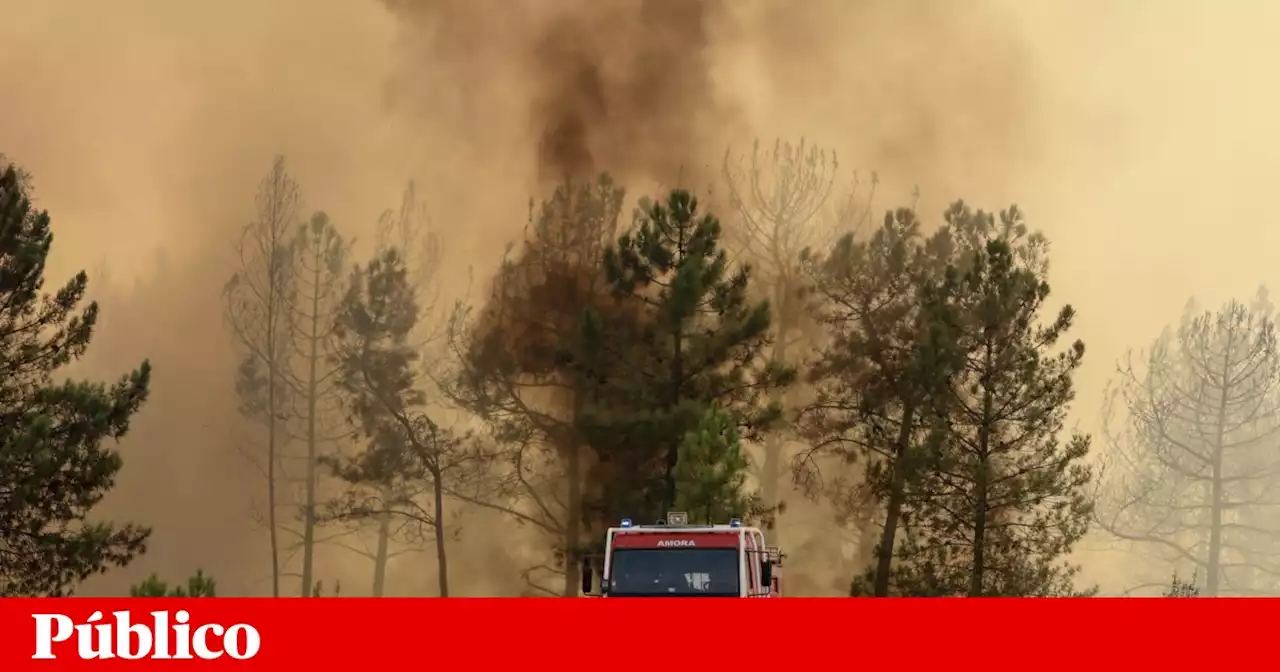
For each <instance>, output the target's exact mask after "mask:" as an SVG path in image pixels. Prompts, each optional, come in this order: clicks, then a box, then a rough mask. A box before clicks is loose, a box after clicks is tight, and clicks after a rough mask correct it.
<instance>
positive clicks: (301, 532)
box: [0, 0, 1280, 597]
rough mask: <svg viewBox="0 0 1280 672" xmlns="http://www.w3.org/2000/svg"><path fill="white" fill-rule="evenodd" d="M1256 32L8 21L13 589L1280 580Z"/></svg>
mask: <svg viewBox="0 0 1280 672" xmlns="http://www.w3.org/2000/svg"><path fill="white" fill-rule="evenodd" d="M1277 20H1280V8H1278V7H1272V6H1269V5H1266V4H1265V3H1209V2H1199V1H1196V0H1164V1H1161V2H1156V1H1155V0H1131V1H1129V2H1123V3H1116V2H1108V1H1106V0H1085V1H1080V0H1076V1H1069V0H1044V1H1042V2H1019V1H1017V0H972V1H969V2H963V3H961V2H950V1H948V0H798V1H793V2H784V1H783V0H223V1H222V2H216V3H206V2H172V1H169V0H117V1H115V2H111V3H104V2H94V1H93V0H43V1H41V2H19V1H18V0H0V595H67V594H78V595H143V596H147V595H184V594H193V595H197V596H213V595H218V596H231V595H250V596H304V597H319V596H325V597H328V596H361V595H365V596H415V595H416V596H512V597H515V596H565V597H577V596H580V595H590V596H600V595H603V596H627V595H668V594H674V595H686V594H715V595H720V594H725V595H740V596H755V595H758V594H769V595H779V594H780V595H782V596H876V597H881V596H986V595H999V596H1093V595H1099V596H1105V595H1150V596H1162V595H1163V596H1198V595H1203V596H1227V595H1259V594H1262V595H1277V594H1280V561H1277V560H1276V558H1277V552H1278V551H1280V547H1278V546H1277V540H1278V539H1280V500H1278V499H1277V495H1276V494H1274V493H1276V492H1280V344H1278V343H1277V334H1276V320H1277V317H1278V316H1280V312H1278V310H1277V306H1276V305H1275V303H1274V300H1273V299H1272V298H1271V296H1270V293H1269V291H1268V287H1272V286H1275V284H1276V283H1280V275H1278V273H1280V271H1277V265H1276V264H1275V263H1274V261H1273V256H1274V250H1275V249H1276V248H1273V247H1272V246H1273V245H1275V246H1280V227H1277V226H1275V225H1274V224H1273V221H1272V220H1273V219H1274V218H1275V217H1276V214H1275V209H1274V207H1272V204H1271V203H1270V201H1269V199H1270V195H1269V189H1268V188H1267V184H1268V183H1269V180H1270V179H1271V178H1272V177H1273V176H1274V175H1275V174H1276V173H1277V171H1278V170H1280V121H1278V120H1280V98H1278V97H1276V96H1275V95H1273V93H1272V87H1268V86H1266V85H1265V84H1264V82H1266V81H1268V75H1269V73H1268V72H1267V68H1268V67H1269V65H1268V64H1270V63H1274V62H1277V61H1280V43H1277V41H1276V40H1275V39H1272V37H1271V36H1270V35H1268V34H1264V33H1263V31H1264V30H1267V29H1268V28H1269V27H1270V26H1272V25H1274V24H1275V22H1276V21H1277ZM623 521H626V522H625V523H624V522H623ZM659 524H661V525H662V527H661V528H658V527H657V526H658V525H659ZM673 530H674V531H677V532H679V534H676V533H675V532H673ZM699 534H706V535H729V536H728V537H723V536H722V537H717V538H729V537H732V538H733V539H735V540H737V541H734V542H733V544H734V545H733V546H732V548H733V549H735V550H725V552H723V553H720V552H717V551H719V550H720V549H718V548H713V549H696V550H695V549H694V548H688V547H689V546H695V541H694V540H695V539H703V538H704V537H699V536H698V535H699ZM628 535H630V536H628ZM645 535H650V536H645ZM673 535H674V536H673ZM706 538H709V537H706ZM643 539H649V540H651V541H652V540H658V541H657V542H656V543H649V545H648V546H643V543H642V541H641V540H643ZM729 548H730V547H729V546H725V549H729ZM637 549H640V550H637ZM646 549H647V550H646ZM672 577H675V579H672ZM672 581H674V583H672ZM726 581H727V583H726ZM740 582H741V585H739V583H740ZM726 586H727V587H726Z"/></svg>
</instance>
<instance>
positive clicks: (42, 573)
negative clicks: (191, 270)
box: [0, 167, 151, 597]
mask: <svg viewBox="0 0 1280 672" xmlns="http://www.w3.org/2000/svg"><path fill="white" fill-rule="evenodd" d="M49 222H50V220H49V215H48V213H47V212H43V211H36V210H34V209H33V208H32V207H31V203H30V200H29V199H28V197H27V194H26V193H25V192H24V189H23V188H22V183H21V182H20V180H19V174H18V172H17V171H16V170H15V169H14V168H13V167H8V168H6V169H5V170H4V172H3V173H0V595H5V596H10V597H13V596H42V595H51V596H56V595H66V594H69V593H71V592H72V591H73V590H74V587H75V584H76V583H77V582H79V581H82V580H84V579H85V578H87V577H89V576H90V575H93V574H96V573H99V572H103V571H105V570H106V569H108V568H109V567H113V566H123V565H126V564H128V563H129V562H130V561H131V560H132V559H133V558H134V557H135V556H137V555H138V554H140V553H142V552H143V551H144V550H145V548H146V541H147V537H148V536H149V534H150V530H148V529H146V528H142V527H137V526H134V525H125V526H123V527H119V528H117V527H115V526H113V525H111V524H110V523H105V522H89V521H88V520H87V518H88V515H89V513H90V511H91V510H92V509H93V507H95V506H96V505H97V504H98V503H99V502H100V501H101V500H102V497H103V496H104V495H105V494H106V493H107V491H109V490H110V489H111V488H112V486H113V485H114V484H115V479H116V476H117V474H119V472H120V468H121V465H122V460H121V458H120V454H119V452H117V451H116V450H115V449H114V448H113V447H112V445H111V443H110V442H112V441H117V440H119V439H120V438H121V437H122V436H124V434H125V433H126V432H127V431H128V429H129V422H130V420H131V419H132V418H133V415H134V414H135V413H136V412H137V411H138V409H139V408H140V407H141V406H142V404H143V402H144V401H145V400H146V398H147V389H148V384H149V382H150V378H151V366H150V364H149V363H148V362H145V361H144V362H143V363H142V365H141V366H140V367H139V368H138V369H137V370H136V371H133V372H131V373H129V374H127V375H125V376H123V377H121V378H120V379H119V380H118V381H117V382H116V383H114V384H111V385H106V384H103V383H90V382H79V381H69V380H68V381H65V382H61V383H55V382H54V374H55V373H56V372H57V371H58V369H60V368H61V367H63V366H64V365H66V364H68V363H69V362H71V361H72V360H74V359H76V358H78V357H80V356H81V355H82V354H83V353H84V352H85V350H86V348H87V347H88V346H89V341H90V338H91V337H92V335H93V329H94V325H95V324H96V323H97V319H98V306H97V304H96V303H92V302H91V303H89V304H88V305H87V306H84V307H83V308H82V309H79V310H77V307H78V306H80V304H81V301H82V299H83V298H84V295H85V289H86V287H87V285H88V277H87V276H86V275H85V273H84V272H83V271H82V272H80V273H78V274H76V276H75V277H74V278H72V279H71V280H69V281H68V282H67V283H66V284H65V285H63V286H62V287H61V288H59V289H58V290H57V291H56V292H55V293H53V294H52V295H49V294H43V293H42V291H41V290H42V289H43V286H44V271H45V262H46V260H47V259H48V256H49V250H50V248H51V247H52V245H53V233H52V231H51V230H50V225H49Z"/></svg>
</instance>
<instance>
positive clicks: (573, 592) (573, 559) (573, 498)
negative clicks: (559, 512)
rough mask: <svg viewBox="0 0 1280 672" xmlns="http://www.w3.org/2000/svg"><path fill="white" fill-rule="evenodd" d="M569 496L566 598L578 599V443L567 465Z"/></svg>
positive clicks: (565, 534) (579, 487) (579, 476)
mask: <svg viewBox="0 0 1280 672" xmlns="http://www.w3.org/2000/svg"><path fill="white" fill-rule="evenodd" d="M565 478H566V479H568V485H569V488H568V489H569V496H568V500H569V501H568V504H567V506H566V507H565V509H566V510H565V521H564V548H565V554H564V558H565V560H564V562H565V565H564V593H563V594H564V597H577V596H578V593H579V592H580V591H581V590H582V554H581V553H580V550H581V549H580V545H581V537H582V447H581V446H579V445H578V444H577V443H576V442H575V443H574V444H573V447H572V448H571V449H570V450H569V459H568V460H566V464H565Z"/></svg>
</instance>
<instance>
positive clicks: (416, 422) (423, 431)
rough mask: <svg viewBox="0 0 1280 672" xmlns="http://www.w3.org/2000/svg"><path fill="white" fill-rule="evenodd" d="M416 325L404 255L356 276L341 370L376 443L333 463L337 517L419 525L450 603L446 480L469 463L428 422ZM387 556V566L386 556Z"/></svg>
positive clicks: (343, 322) (346, 307)
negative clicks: (343, 488)
mask: <svg viewBox="0 0 1280 672" xmlns="http://www.w3.org/2000/svg"><path fill="white" fill-rule="evenodd" d="M417 324H418V304H417V301H416V299H415V292H414V288H413V287H412V286H411V284H410V282H409V276H408V271H407V269H406V268H405V265H404V262H403V259H402V257H401V256H400V252H399V251H398V250H397V249H396V248H394V247H392V248H388V249H386V250H383V251H382V252H381V253H379V254H378V256H377V257H375V258H374V259H373V260H372V261H370V262H369V263H368V264H367V265H366V266H364V267H363V268H360V267H357V268H356V269H355V270H354V271H353V272H352V275H351V280H350V284H349V286H348V290H347V295H346V298H345V299H344V300H343V302H342V305H341V307H340V308H339V311H338V317H337V328H336V333H335V336H336V338H337V339H338V341H339V344H338V346H337V348H336V352H335V355H334V362H335V363H336V364H338V365H339V367H340V371H341V375H340V384H341V386H342V388H343V390H344V391H345V392H346V393H347V395H348V407H349V409H350V412H351V416H352V419H353V421H354V423H355V424H356V426H357V427H358V428H359V429H360V432H361V435H362V436H363V437H364V438H365V439H366V440H367V442H368V443H367V446H366V449H365V450H364V451H363V452H361V453H359V454H357V455H354V456H344V457H336V458H332V459H330V460H329V464H330V465H331V466H332V467H333V469H334V471H335V472H336V474H337V475H338V476H339V477H340V478H342V479H343V480H344V481H346V482H347V483H348V484H349V485H350V489H349V491H348V492H347V493H346V495H345V496H344V497H342V498H341V499H340V500H338V501H337V502H335V503H334V506H333V509H334V511H333V515H335V516H336V517H340V518H345V519H357V520H365V519H370V518H373V519H377V520H380V521H381V522H382V523H383V524H389V520H390V519H391V518H399V519H403V520H406V521H408V522H410V523H412V524H413V525H412V526H411V527H410V528H409V529H410V531H416V532H417V533H418V534H420V535H421V536H423V537H427V538H431V539H433V541H434V545H435V550H436V561H437V568H436V569H437V576H438V583H439V589H440V596H441V597H448V596H449V579H448V577H449V568H448V560H447V556H446V553H445V541H446V540H447V532H446V526H445V520H444V513H445V511H444V495H445V489H446V480H447V479H450V478H452V477H453V476H454V474H455V473H456V472H458V471H459V470H460V469H462V468H464V467H466V466H467V465H468V464H469V461H468V458H467V456H466V454H465V451H463V450H462V439H461V438H460V437H457V436H455V435H454V434H453V432H451V431H450V430H449V429H447V428H445V427H442V426H440V425H439V424H437V423H436V422H435V421H434V420H433V419H432V418H431V416H430V415H429V414H428V413H427V409H426V403H427V396H426V394H425V392H424V391H423V390H422V389H421V387H420V383H419V377H420V374H421V370H420V368H419V366H420V365H419V359H420V357H419V352H418V349H417V348H416V346H415V344H414V343H413V342H412V341H411V335H412V334H413V333H414V328H415V327H416V326H417ZM380 539H382V540H385V539H386V535H380ZM382 543H385V541H383V542H382ZM378 555H379V558H380V559H385V557H386V549H385V548H380V549H379V554H378ZM383 565H385V562H381V561H380V562H379V566H383ZM381 587H382V586H381V577H375V593H380V592H381Z"/></svg>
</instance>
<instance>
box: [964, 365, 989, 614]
mask: <svg viewBox="0 0 1280 672" xmlns="http://www.w3.org/2000/svg"><path fill="white" fill-rule="evenodd" d="M993 367H994V362H993V361H992V352H991V343H987V347H986V361H985V362H984V365H983V368H982V373H983V375H984V376H989V375H991V370H992V368H993ZM991 385H992V383H991V382H990V381H988V380H984V381H983V384H982V424H981V425H980V426H979V427H978V464H977V469H978V472H977V474H976V475H975V484H974V492H973V569H972V573H971V574H970V575H969V597H981V596H982V594H983V592H984V586H985V582H984V579H985V578H986V577H985V574H986V569H987V567H986V562H987V508H988V506H987V476H988V469H989V466H990V465H989V464H988V461H989V459H990V455H991V451H990V446H991V423H992V415H993V413H994V410H995V409H994V407H993V406H994V403H995V400H994V399H993V398H992V394H991Z"/></svg>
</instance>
